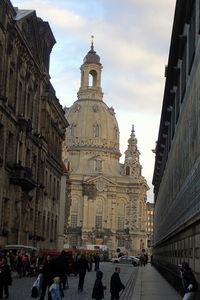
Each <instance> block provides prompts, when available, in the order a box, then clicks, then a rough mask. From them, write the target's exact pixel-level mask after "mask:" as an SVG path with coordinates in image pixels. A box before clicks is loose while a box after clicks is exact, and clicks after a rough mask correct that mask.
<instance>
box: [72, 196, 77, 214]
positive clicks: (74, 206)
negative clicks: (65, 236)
mask: <svg viewBox="0 0 200 300" xmlns="http://www.w3.org/2000/svg"><path fill="white" fill-rule="evenodd" d="M71 212H72V213H74V212H78V200H77V199H74V200H73V201H72V207H71Z"/></svg>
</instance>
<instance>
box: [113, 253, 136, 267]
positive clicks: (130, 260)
mask: <svg viewBox="0 0 200 300" xmlns="http://www.w3.org/2000/svg"><path fill="white" fill-rule="evenodd" d="M112 262H114V263H119V264H132V265H133V266H139V264H140V260H139V258H137V257H136V256H127V255H124V256H121V257H114V258H112Z"/></svg>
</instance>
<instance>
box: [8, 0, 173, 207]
mask: <svg viewBox="0 0 200 300" xmlns="http://www.w3.org/2000/svg"><path fill="white" fill-rule="evenodd" d="M11 2H12V4H13V6H17V7H18V8H19V9H34V10H36V14H37V16H38V17H41V18H42V19H43V20H44V21H47V22H49V25H50V27H51V30H52V32H53V34H54V37H55V39H56V42H57V43H56V45H55V46H54V48H53V50H52V53H51V64H50V76H51V82H52V84H53V87H54V88H55V91H56V95H57V97H58V98H59V101H60V103H61V104H62V105H63V106H67V107H70V106H71V105H72V104H73V102H74V101H76V100H77V92H78V90H79V87H80V66H81V64H82V62H83V58H84V56H85V55H86V54H87V52H88V51H89V49H90V41H91V38H90V37H91V35H94V49H95V51H96V52H97V54H98V55H99V56H100V57H101V63H102V65H103V71H102V89H103V92H104V98H103V100H104V102H105V103H106V104H107V105H108V106H109V107H110V106H112V107H113V108H114V109H115V113H116V118H117V120H118V125H119V129H120V151H121V154H122V157H121V162H122V163H123V160H124V152H125V150H126V149H127V145H128V139H129V137H130V134H131V129H132V125H134V128H135V134H136V138H137V140H138V149H139V151H140V153H141V155H140V163H141V165H142V175H143V176H144V177H145V178H146V180H147V183H148V185H149V188H150V190H149V191H148V193H147V201H150V202H152V201H153V186H152V177H153V170H154V160H155V155H154V154H153V152H152V149H155V143H156V140H157V137H158V130H159V123H160V115H161V108H162V100H163V93H164V84H165V78H164V72H165V66H166V65H167V63H168V54H169V46H170V40H171V31H172V25H173V17H174V10H175V0H167V1H165V0H59V1H58V0H11Z"/></svg>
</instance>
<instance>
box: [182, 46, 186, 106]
mask: <svg viewBox="0 0 200 300" xmlns="http://www.w3.org/2000/svg"><path fill="white" fill-rule="evenodd" d="M186 58H187V56H186V48H185V50H184V54H183V60H182V65H181V102H182V101H183V97H184V94H185V88H186Z"/></svg>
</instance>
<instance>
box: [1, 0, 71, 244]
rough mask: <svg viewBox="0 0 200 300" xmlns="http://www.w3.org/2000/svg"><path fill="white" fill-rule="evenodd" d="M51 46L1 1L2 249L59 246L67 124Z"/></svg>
mask: <svg viewBox="0 0 200 300" xmlns="http://www.w3.org/2000/svg"><path fill="white" fill-rule="evenodd" d="M54 44H55V38H54V36H53V33H52V31H51V28H50V27H49V24H48V22H45V21H43V20H42V19H41V18H38V17H37V16H36V12H35V11H34V10H23V9H18V8H14V7H13V6H12V4H11V2H10V1H9V0H1V1H0V137H1V143H0V246H3V245H5V244H24V245H31V246H38V247H40V248H55V247H57V246H59V245H61V244H62V243H63V234H64V220H65V218H66V215H65V214H63V211H65V202H66V199H65V197H66V196H65V191H64V192H63V193H61V190H63V187H65V186H66V180H65V174H64V172H63V164H62V141H63V139H64V134H65V128H66V127H67V125H68V123H67V121H66V119H65V116H64V111H63V109H62V107H61V105H60V104H59V101H58V99H57V97H56V95H55V91H54V88H53V86H52V85H51V82H50V76H49V60H50V53H51V50H52V47H53V45H54ZM61 213H62V214H61ZM59 215H62V218H59Z"/></svg>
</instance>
